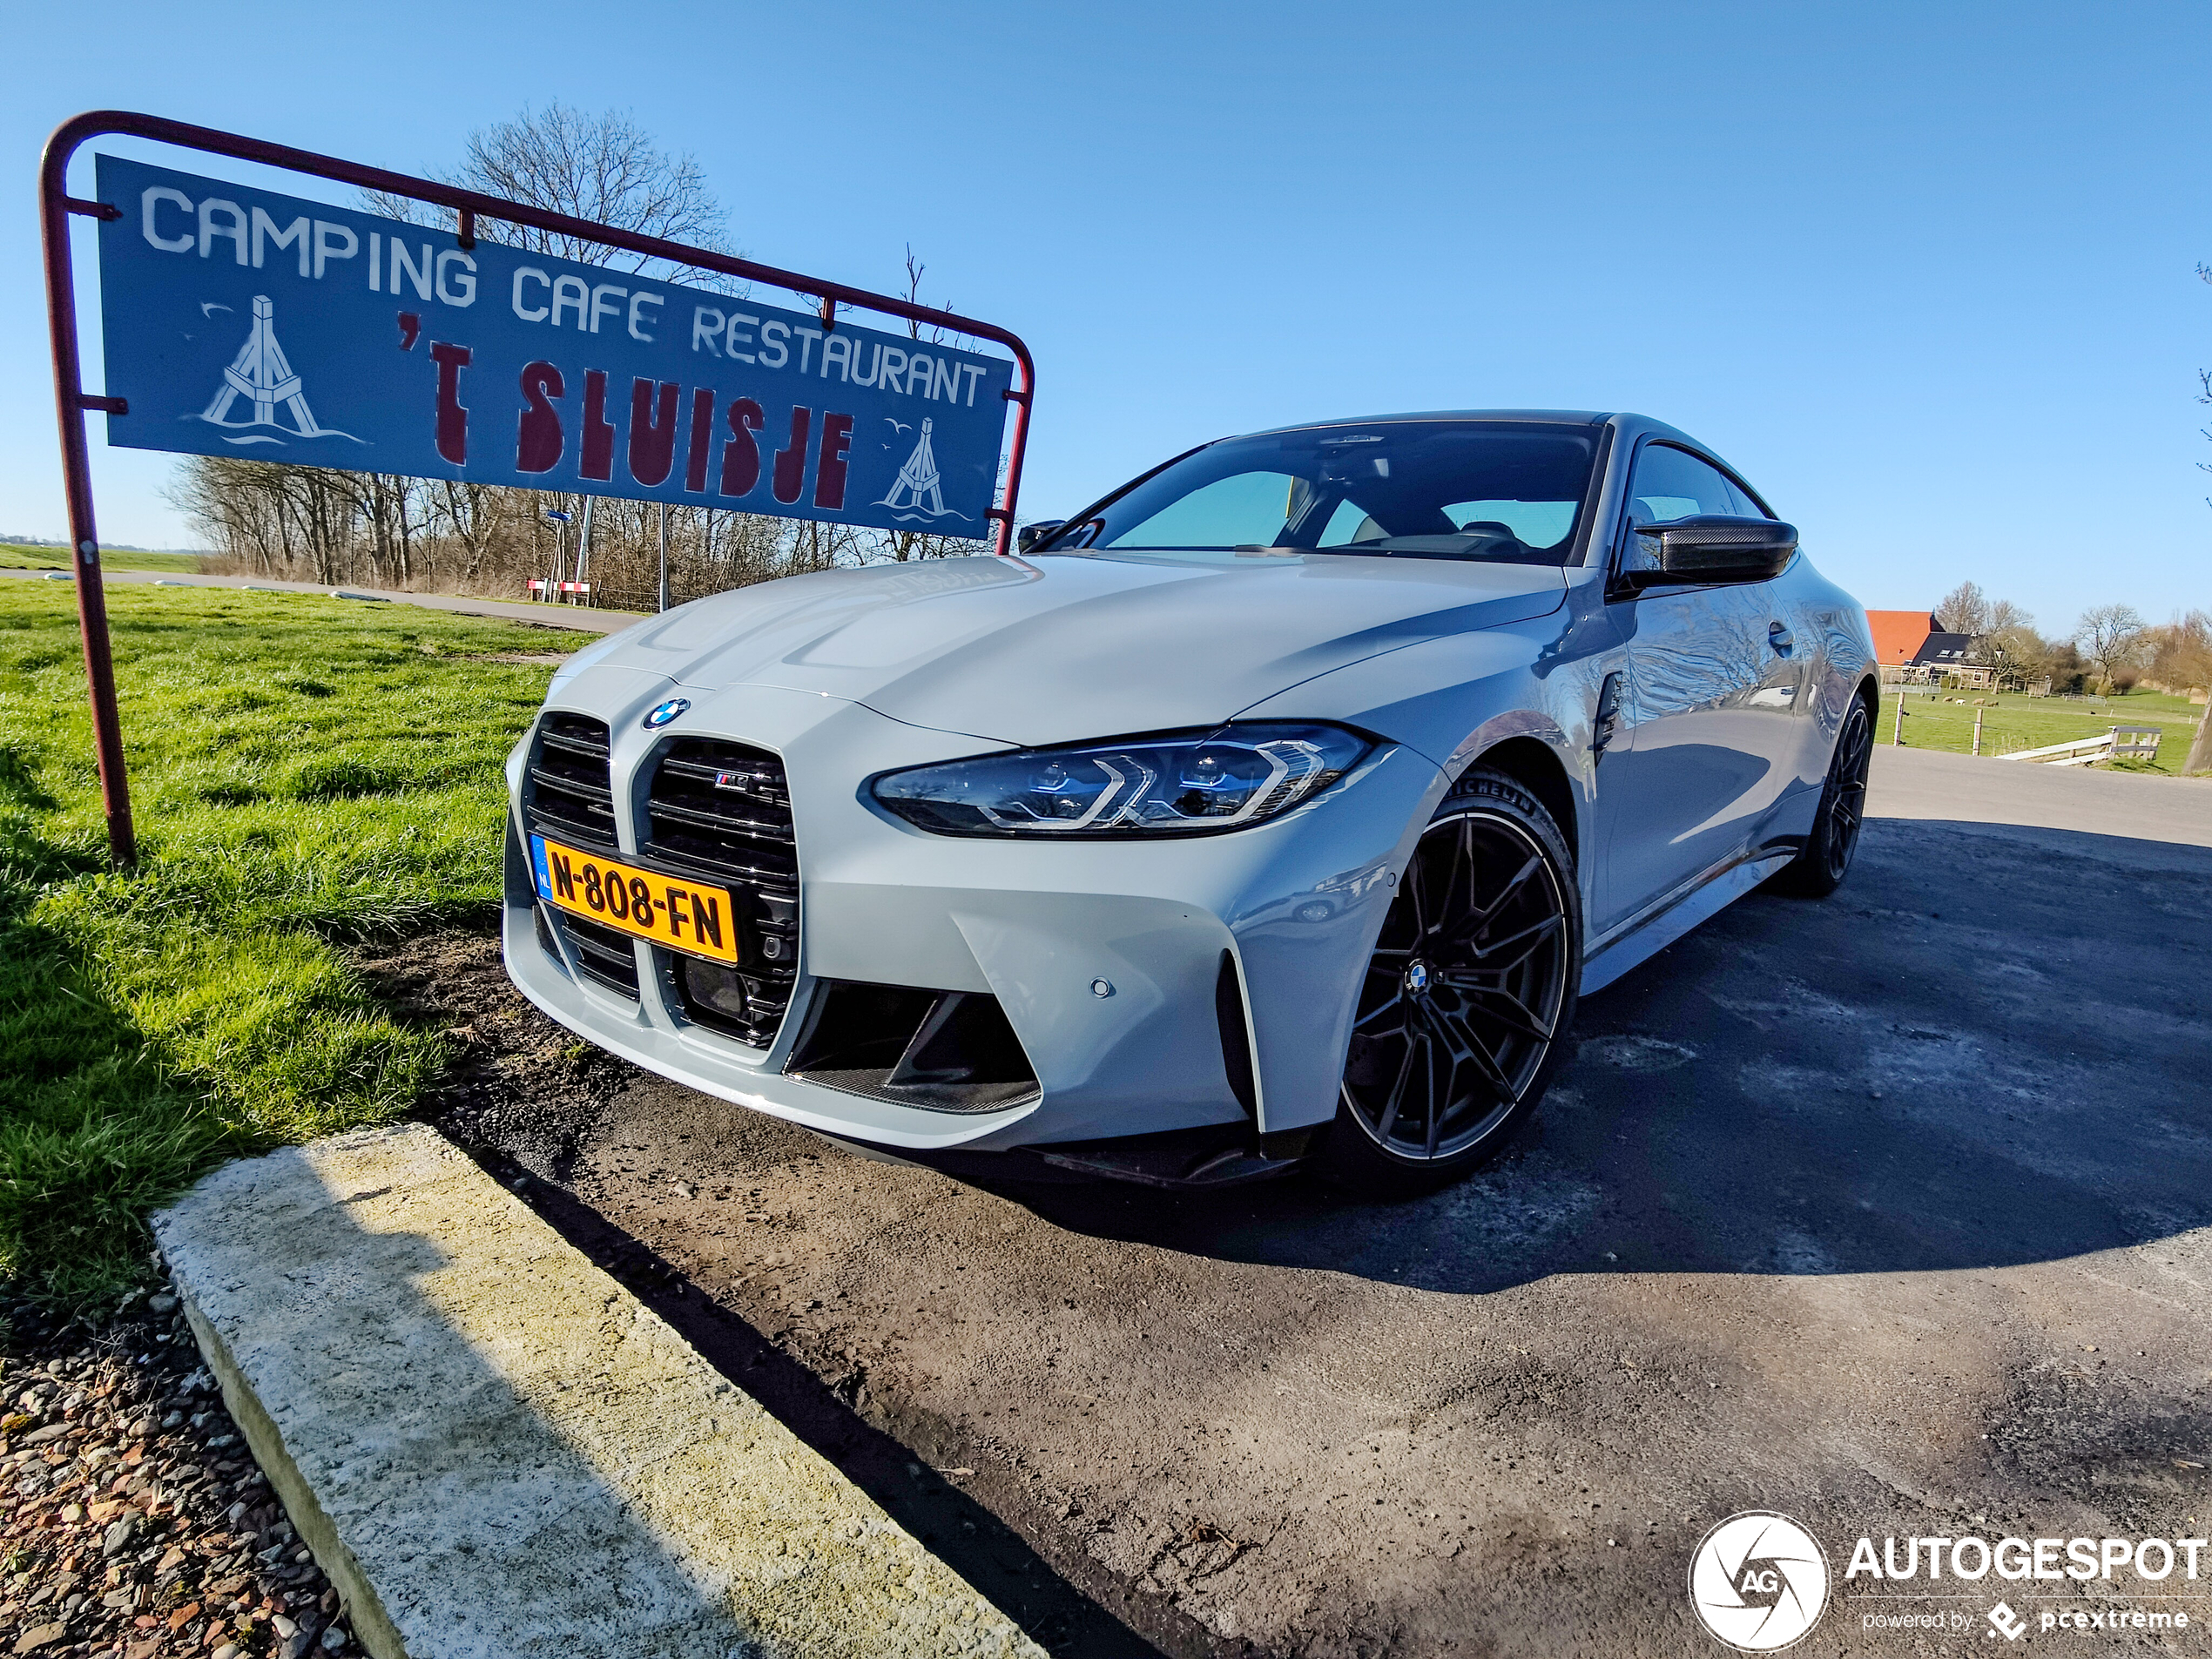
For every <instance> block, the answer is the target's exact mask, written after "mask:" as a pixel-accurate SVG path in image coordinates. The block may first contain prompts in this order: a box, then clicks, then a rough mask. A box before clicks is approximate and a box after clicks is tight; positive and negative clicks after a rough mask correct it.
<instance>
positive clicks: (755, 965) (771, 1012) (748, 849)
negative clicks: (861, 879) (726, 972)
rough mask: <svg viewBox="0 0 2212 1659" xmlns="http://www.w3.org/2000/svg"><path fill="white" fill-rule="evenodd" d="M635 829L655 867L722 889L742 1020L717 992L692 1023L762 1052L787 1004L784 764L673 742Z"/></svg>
mask: <svg viewBox="0 0 2212 1659" xmlns="http://www.w3.org/2000/svg"><path fill="white" fill-rule="evenodd" d="M644 830H645V834H644V846H643V848H642V849H641V850H643V851H644V852H646V853H649V854H650V855H651V858H652V859H653V860H654V861H655V862H656V863H658V864H663V865H666V866H667V867H669V868H671V869H673V870H680V871H683V872H685V873H687V874H691V875H695V876H698V877H700V878H702V879H703V880H710V881H713V882H716V883H718V884H719V885H721V886H724V887H728V888H729V890H730V907H731V909H732V913H733V914H735V916H736V917H737V919H738V934H739V937H740V938H741V939H743V940H744V941H745V961H744V963H743V964H742V965H741V966H740V967H739V968H738V969H737V975H736V976H737V978H738V981H739V982H740V983H741V984H742V985H743V987H744V989H745V1012H744V1014H743V1015H733V1014H732V1012H730V1011H729V1009H728V1008H726V1007H725V1006H723V1005H724V1004H725V1003H726V1001H727V1000H728V999H726V998H725V997H720V996H718V997H717V998H716V999H715V1001H714V1004H713V1008H714V1010H715V1011H714V1013H713V1015H712V1017H708V1016H707V1008H708V1006H709V1005H708V1004H706V1003H704V1002H703V1003H701V1005H700V1006H699V1007H698V1008H693V1009H692V1010H691V1011H692V1013H693V1016H694V1018H697V1019H699V1021H700V1022H701V1023H703V1024H708V1025H711V1026H713V1027H714V1028H717V1029H718V1030H722V1031H725V1032H727V1033H728V1034H729V1035H732V1036H735V1037H738V1039H739V1040H740V1041H742V1042H748V1043H751V1044H752V1046H754V1047H756V1048H765V1047H766V1046H767V1045H768V1044H769V1043H771V1042H773V1041H774V1040H775V1035H776V1028H777V1027H778V1026H779V1025H780V1024H781V1023H782V1022H783V1017H784V1012H785V1010H786V1009H787V1008H789V1007H790V1006H791V993H792V983H793V981H795V979H796V978H797V973H798V961H799V851H798V846H797V844H796V842H795V840H794V839H793V837H792V826H791V792H790V790H789V788H788V787H787V786H786V783H785V780H784V763H783V762H782V761H781V760H780V759H778V758H777V757H776V756H774V755H772V754H771V753H769V752H767V751H766V750H765V749H756V748H753V747H752V745H748V744H743V743H729V742H725V741H723V740H722V739H720V738H677V739H676V740H675V741H674V742H673V743H671V744H670V745H668V747H667V748H666V749H664V750H663V751H662V752H661V756H660V759H659V760H658V762H656V763H655V765H654V767H653V780H652V786H651V790H650V791H649V792H648V793H647V796H646V801H645V826H644ZM685 1000H686V1002H687V1004H688V1003H689V1002H690V1001H691V1000H692V999H691V997H690V996H688V995H687V996H686V999H685Z"/></svg>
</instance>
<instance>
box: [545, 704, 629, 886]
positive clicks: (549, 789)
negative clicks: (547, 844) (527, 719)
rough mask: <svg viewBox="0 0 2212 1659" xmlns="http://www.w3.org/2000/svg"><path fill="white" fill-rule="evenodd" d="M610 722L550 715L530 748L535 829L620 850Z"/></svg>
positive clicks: (582, 717) (585, 844) (566, 715)
mask: <svg viewBox="0 0 2212 1659" xmlns="http://www.w3.org/2000/svg"><path fill="white" fill-rule="evenodd" d="M607 749H608V737H607V723H606V722H605V721H604V720H595V719H592V718H590V716H589V715H583V714H559V713H554V714H548V715H547V716H546V717H545V718H543V719H542V720H540V721H539V722H538V725H537V741H536V743H535V744H533V745H531V747H530V763H529V783H530V786H529V793H528V795H527V797H526V798H525V806H526V810H527V813H528V816H529V826H530V828H531V829H532V830H533V831H534V832H536V833H538V834H541V835H550V836H552V837H553V838H554V839H555V840H561V841H569V842H581V843H582V844H583V845H584V846H604V847H605V848H606V849H608V851H610V852H611V851H613V850H614V847H615V798H614V791H613V789H612V788H611V787H610V785H609V782H608V775H607Z"/></svg>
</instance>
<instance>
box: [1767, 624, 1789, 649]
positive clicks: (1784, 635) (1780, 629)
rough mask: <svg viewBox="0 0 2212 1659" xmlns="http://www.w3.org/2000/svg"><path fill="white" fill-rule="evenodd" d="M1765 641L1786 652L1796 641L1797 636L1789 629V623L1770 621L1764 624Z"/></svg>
mask: <svg viewBox="0 0 2212 1659" xmlns="http://www.w3.org/2000/svg"><path fill="white" fill-rule="evenodd" d="M1766 643H1767V644H1770V645H1771V646H1773V647H1774V648H1775V650H1777V651H1784V652H1786V651H1788V650H1789V649H1790V647H1791V646H1792V645H1794V644H1797V636H1796V635H1795V634H1792V633H1791V631H1790V624H1787V623H1783V622H1770V623H1769V624H1767V625H1766Z"/></svg>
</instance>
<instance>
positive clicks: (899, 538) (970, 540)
mask: <svg viewBox="0 0 2212 1659" xmlns="http://www.w3.org/2000/svg"><path fill="white" fill-rule="evenodd" d="M928 268H929V267H928V266H926V265H924V264H923V263H922V262H921V260H918V259H916V258H915V257H914V244H913V243H912V242H909V243H907V299H908V300H912V301H913V302H914V304H916V305H921V303H923V301H922V298H921V273H923V272H924V271H927V269H928ZM939 309H940V310H943V311H949V310H951V309H952V307H951V306H950V305H949V304H948V305H945V306H941V307H939ZM907 335H908V337H909V338H911V339H914V340H920V341H926V342H927V344H929V345H932V346H941V345H943V344H944V343H945V331H944V330H943V329H942V328H940V327H937V326H936V325H935V324H934V323H932V324H930V325H929V328H928V332H927V334H924V333H923V331H922V322H921V319H920V318H919V317H909V318H907ZM953 343H954V345H955V346H957V347H969V346H972V345H973V344H974V342H973V341H969V340H968V339H967V338H965V337H964V336H963V337H961V339H958V340H955V341H954V342H953ZM985 528H986V529H988V528H989V526H988V523H987V524H986V526H985ZM873 543H874V544H873V546H872V547H868V548H867V549H865V550H863V551H862V554H861V562H862V563H871V564H872V563H876V562H877V561H879V560H889V561H892V562H894V563H900V564H905V563H911V562H914V561H917V560H921V559H945V558H958V557H961V556H965V555H968V554H972V553H980V552H981V551H982V550H983V549H982V546H981V543H979V542H978V541H977V540H976V538H974V537H973V536H940V535H936V534H934V533H933V532H931V531H928V530H879V531H877V532H875V534H874V536H873Z"/></svg>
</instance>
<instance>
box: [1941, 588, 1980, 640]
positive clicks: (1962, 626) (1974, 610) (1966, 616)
mask: <svg viewBox="0 0 2212 1659" xmlns="http://www.w3.org/2000/svg"><path fill="white" fill-rule="evenodd" d="M1935 613H1936V617H1937V618H1938V620H1939V621H1940V622H1941V623H1942V624H1943V626H1944V631H1945V632H1946V633H1953V634H1976V635H1979V634H1986V633H1987V632H1988V631H1989V617H1990V608H1989V601H1988V599H1987V598H1986V597H1984V595H1983V593H1982V590H1981V588H1980V586H1979V584H1978V583H1973V582H1961V583H1959V585H1958V586H1957V587H1955V588H1953V589H1952V590H1951V591H1950V592H1948V593H1946V594H1945V595H1944V596H1943V597H1942V598H1940V599H1939V600H1937V601H1936V608H1935Z"/></svg>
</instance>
